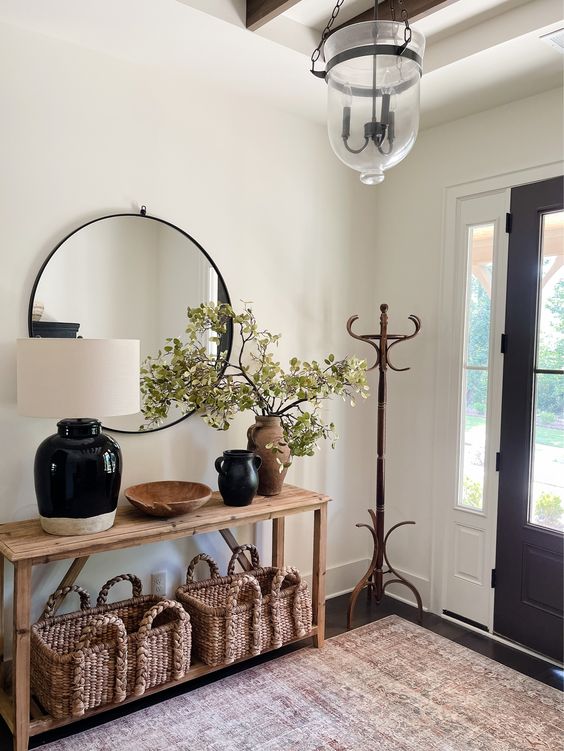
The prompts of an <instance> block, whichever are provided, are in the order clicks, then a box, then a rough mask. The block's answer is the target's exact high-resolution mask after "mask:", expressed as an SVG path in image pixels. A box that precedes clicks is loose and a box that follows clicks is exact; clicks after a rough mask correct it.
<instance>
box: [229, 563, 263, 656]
mask: <svg viewBox="0 0 564 751" xmlns="http://www.w3.org/2000/svg"><path fill="white" fill-rule="evenodd" d="M245 587H251V588H252V589H253V590H254V593H253V617H252V620H251V654H252V655H253V656H254V655H258V654H260V622H261V608H262V593H261V591H260V585H259V583H258V581H257V580H256V579H255V577H254V576H251V575H250V574H242V575H241V576H237V578H236V579H235V580H234V581H233V582H232V583H231V586H230V587H229V591H228V592H227V607H226V612H225V663H226V664H229V663H231V662H235V626H234V624H233V610H234V609H235V608H236V607H237V605H238V604H239V597H240V595H241V592H242V591H243V589H244V588H245Z"/></svg>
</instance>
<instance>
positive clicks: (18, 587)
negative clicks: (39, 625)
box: [12, 560, 31, 751]
mask: <svg viewBox="0 0 564 751" xmlns="http://www.w3.org/2000/svg"><path fill="white" fill-rule="evenodd" d="M30 610H31V562H30V561H25V560H24V561H19V562H18V563H16V564H15V570H14V645H13V650H14V660H13V678H12V681H13V686H14V751H27V749H28V744H29V721H30V715H29V710H30V695H29V694H30V675H29V674H30V659H29V656H30V642H31V638H30Z"/></svg>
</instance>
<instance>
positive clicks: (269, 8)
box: [247, 0, 299, 31]
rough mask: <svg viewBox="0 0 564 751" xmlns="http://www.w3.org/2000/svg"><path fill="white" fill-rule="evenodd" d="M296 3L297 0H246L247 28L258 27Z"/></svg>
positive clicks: (253, 28)
mask: <svg viewBox="0 0 564 751" xmlns="http://www.w3.org/2000/svg"><path fill="white" fill-rule="evenodd" d="M298 3H299V0H247V29H249V30H250V31H256V30H257V29H260V27H261V26H264V24H265V23H268V22H269V21H272V19H274V18H276V17H277V16H279V15H280V14H281V13H284V11H286V10H290V8H292V7H293V6H294V5H297V4H298Z"/></svg>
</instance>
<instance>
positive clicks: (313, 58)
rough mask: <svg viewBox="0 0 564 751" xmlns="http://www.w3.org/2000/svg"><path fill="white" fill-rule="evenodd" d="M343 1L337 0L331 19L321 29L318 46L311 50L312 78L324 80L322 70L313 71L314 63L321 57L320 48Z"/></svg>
mask: <svg viewBox="0 0 564 751" xmlns="http://www.w3.org/2000/svg"><path fill="white" fill-rule="evenodd" d="M344 2H345V0H337V4H336V5H335V7H334V8H333V12H332V13H331V18H330V19H329V20H328V21H327V25H326V26H325V28H324V29H323V33H322V34H321V39H320V41H319V44H318V45H317V47H316V48H315V49H314V50H313V52H312V54H311V72H312V73H313V75H314V76H317V77H318V78H325V75H326V73H325V71H324V70H315V63H316V62H317V61H318V60H319V56H320V55H321V48H322V47H323V45H324V44H325V40H326V39H327V37H328V36H329V34H330V33H331V28H332V26H333V24H334V23H335V20H336V18H337V16H338V15H339V11H340V10H341V6H342V5H343V3H344Z"/></svg>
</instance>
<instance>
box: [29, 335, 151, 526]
mask: <svg viewBox="0 0 564 751" xmlns="http://www.w3.org/2000/svg"><path fill="white" fill-rule="evenodd" d="M139 359H140V343H139V340H137V339H41V338H33V339H19V340H18V345H17V360H18V411H19V413H20V414H22V415H28V416H30V417H58V418H63V419H59V422H58V423H57V431H58V432H57V433H56V434H55V435H52V436H49V438H46V439H45V440H44V441H43V442H42V443H41V444H40V446H39V448H38V449H37V453H36V455H35V464H34V479H35V493H36V495H37V503H38V506H39V515H40V521H41V526H42V527H43V529H44V530H45V531H46V532H49V533H50V534H57V535H76V534H90V533H95V532H102V531H104V530H106V529H109V527H111V526H112V525H113V523H114V518H115V514H116V509H117V502H118V496H119V489H120V485H121V466H122V457H121V450H120V447H119V445H118V443H117V442H116V441H115V440H114V438H112V437H110V436H108V435H105V434H104V433H103V432H102V431H101V423H100V421H99V419H98V418H99V417H113V416H115V415H126V414H133V413H135V412H138V411H139V403H140V388H139V377H140V363H139Z"/></svg>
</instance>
